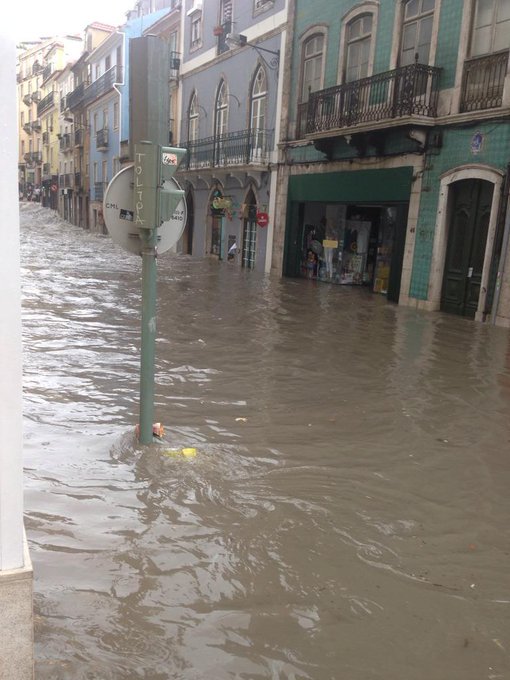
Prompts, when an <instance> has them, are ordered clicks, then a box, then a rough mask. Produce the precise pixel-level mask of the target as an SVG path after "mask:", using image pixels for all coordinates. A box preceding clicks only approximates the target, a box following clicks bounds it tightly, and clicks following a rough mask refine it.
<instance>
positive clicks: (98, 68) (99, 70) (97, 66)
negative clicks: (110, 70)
mask: <svg viewBox="0 0 510 680" xmlns="http://www.w3.org/2000/svg"><path fill="white" fill-rule="evenodd" d="M100 76H101V66H100V64H96V77H95V79H96V80H97V79H98V78H99V77H100Z"/></svg>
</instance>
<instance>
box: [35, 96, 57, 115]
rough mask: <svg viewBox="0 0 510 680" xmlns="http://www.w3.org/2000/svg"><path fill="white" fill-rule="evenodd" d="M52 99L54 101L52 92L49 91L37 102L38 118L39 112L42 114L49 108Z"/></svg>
mask: <svg viewBox="0 0 510 680" xmlns="http://www.w3.org/2000/svg"><path fill="white" fill-rule="evenodd" d="M54 101H55V93H54V92H50V93H49V94H47V95H46V97H44V99H41V101H40V102H39V104H37V117H38V118H40V117H41V114H43V113H44V112H45V111H47V110H48V109H51V107H52V106H53V103H54Z"/></svg>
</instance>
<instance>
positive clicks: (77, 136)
mask: <svg viewBox="0 0 510 680" xmlns="http://www.w3.org/2000/svg"><path fill="white" fill-rule="evenodd" d="M84 139H85V130H84V129H83V128H80V129H79V130H75V132H74V145H75V146H83V141H84Z"/></svg>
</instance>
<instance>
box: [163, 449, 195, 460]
mask: <svg viewBox="0 0 510 680" xmlns="http://www.w3.org/2000/svg"><path fill="white" fill-rule="evenodd" d="M163 455H164V456H170V457H172V458H179V457H180V456H182V457H183V458H195V456H196V455H197V450H196V449H192V448H185V449H165V450H164V451H163Z"/></svg>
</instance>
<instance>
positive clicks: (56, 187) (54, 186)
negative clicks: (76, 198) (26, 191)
mask: <svg viewBox="0 0 510 680" xmlns="http://www.w3.org/2000/svg"><path fill="white" fill-rule="evenodd" d="M57 189H58V186H57V185H56V184H52V185H51V190H52V191H53V192H55V191H56V190H57Z"/></svg>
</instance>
